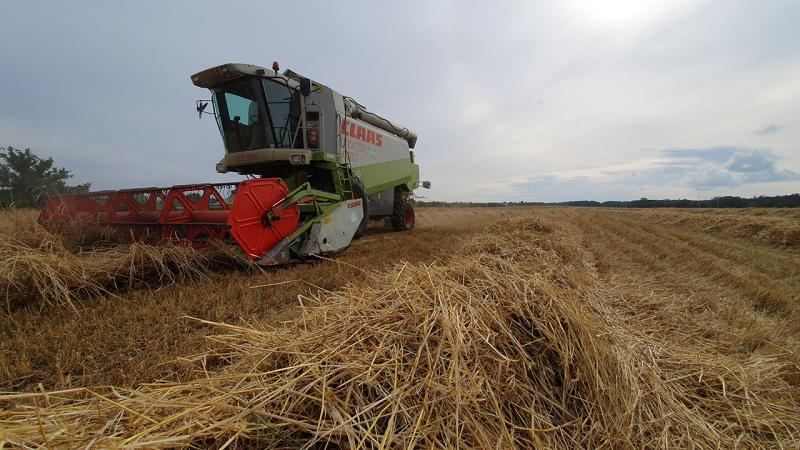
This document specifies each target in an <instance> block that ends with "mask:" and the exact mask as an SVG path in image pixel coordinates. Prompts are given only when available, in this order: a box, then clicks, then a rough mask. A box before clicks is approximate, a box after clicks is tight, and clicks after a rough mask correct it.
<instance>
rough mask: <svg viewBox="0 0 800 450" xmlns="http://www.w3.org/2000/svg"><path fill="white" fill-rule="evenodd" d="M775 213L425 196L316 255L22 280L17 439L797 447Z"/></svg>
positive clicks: (14, 378)
mask: <svg viewBox="0 0 800 450" xmlns="http://www.w3.org/2000/svg"><path fill="white" fill-rule="evenodd" d="M762 211H764V210H762ZM757 212H759V211H745V212H738V211H737V212H734V213H730V212H727V211H708V212H706V211H703V212H694V211H692V212H684V211H673V210H654V211H652V210H647V211H638V210H637V211H620V210H604V209H570V208H535V209H533V208H531V209H506V208H485V209H420V210H419V212H418V214H419V221H418V228H417V229H416V230H414V231H412V232H409V233H391V232H386V231H385V230H382V229H380V227H376V228H375V229H373V230H372V231H371V232H370V233H369V234H368V236H366V237H364V238H362V239H361V240H359V241H357V242H356V243H355V244H354V245H353V246H352V247H351V248H350V249H348V250H347V251H345V252H343V253H342V254H340V255H338V256H337V257H336V259H335V260H324V261H320V262H318V263H316V264H313V265H305V266H297V267H291V268H284V269H278V270H270V271H266V272H261V271H258V270H252V269H251V270H234V271H232V270H227V271H222V272H219V271H211V272H203V273H202V274H198V275H192V276H190V277H188V278H186V279H173V280H170V282H169V283H163V284H159V286H163V287H161V288H159V289H156V290H153V289H152V286H151V287H149V288H148V287H146V286H142V285H140V284H137V283H133V284H132V285H125V286H115V285H113V284H112V285H111V287H106V288H105V290H104V291H103V292H100V293H91V295H89V296H88V297H87V298H86V299H85V300H83V301H81V302H71V303H65V302H57V301H36V302H29V304H22V305H16V304H15V302H13V301H10V300H9V301H7V303H9V304H15V305H16V306H14V307H11V308H10V309H9V311H8V312H7V313H6V314H5V315H4V317H3V318H2V323H0V328H3V331H2V360H0V363H1V366H2V372H0V377H2V380H1V381H2V383H3V386H4V389H6V390H14V391H19V392H18V393H14V394H7V395H3V396H0V442H3V441H5V442H7V443H11V444H16V445H26V446H34V447H35V446H40V445H46V446H48V447H54V448H65V447H66V448H70V447H85V446H95V447H100V448H105V447H118V446H125V447H146V448H152V447H175V446H188V445H193V446H195V447H223V446H226V445H228V446H233V447H235V448H242V447H257V448H263V447H271V448H286V447H299V446H303V445H313V443H314V442H318V443H322V444H325V443H328V444H329V445H331V446H333V447H347V448H359V447H381V448H384V447H386V448H398V447H401V446H402V447H406V448H413V447H495V448H508V447H513V446H516V447H520V448H531V447H543V448H550V447H553V448H597V447H611V448H639V447H650V448H656V447H658V448H667V447H669V448H673V447H679V448H683V447H690V446H696V447H701V448H718V447H725V448H728V447H739V448H774V447H788V448H794V447H796V445H797V442H798V439H800V356H798V355H800V334H799V332H800V297H798V292H800V252H798V250H797V248H796V244H793V242H794V241H792V239H793V238H792V236H796V235H797V233H798V230H799V229H800V226H798V224H797V216H796V215H795V214H794V211H786V210H766V211H764V213H760V212H759V213H757ZM737 218H738V219H739V220H740V222H743V223H747V224H743V223H738V222H736V220H737ZM13 221H14V223H15V224H14V225H5V224H3V223H4V222H3V221H2V220H0V230H2V231H3V232H6V231H5V230H12V231H11V232H6V233H7V234H8V235H12V236H13V235H14V233H18V234H17V236H21V235H22V234H23V233H28V234H31V232H30V231H21V230H27V228H26V227H25V226H24V220H22V219H20V218H19V217H15V218H14V219H13ZM20 221H21V222H20ZM752 221H758V222H759V223H762V224H766V225H765V226H763V227H753V226H751V225H748V224H749V223H751V222H752ZM11 222H12V221H11V220H9V221H7V223H11ZM720 222H724V223H725V224H726V225H725V226H724V227H721V228H715V227H713V226H712V225H710V224H712V223H720ZM737 224H738V225H737ZM748 230H749V232H748ZM765 230H767V231H765ZM34 233H35V231H34ZM748 233H749V234H748ZM25 239H27V238H24V239H23V238H21V237H20V238H18V240H20V241H25ZM59 251H60V250H59ZM73 256H74V255H73ZM92 256H93V255H79V256H77V257H80V258H85V257H88V258H90V259H91V258H92ZM44 264H56V263H55V262H53V261H51V260H48V262H46V263H44ZM133 266H134V267H136V264H133ZM198 267H205V266H204V265H203V264H199V265H198ZM366 268H369V270H366ZM42 270H45V269H42ZM3 273H9V272H3ZM58 273H61V272H58ZM171 273H172V272H171ZM145 278H146V277H145ZM142 281H147V280H142ZM5 282H6V283H8V281H5ZM7 292H8V291H7ZM7 295H8V294H7ZM37 295H39V296H40V297H41V298H42V299H45V298H46V296H45V295H44V294H37ZM81 295H82V294H81ZM73 306H74V307H75V308H76V309H77V310H78V311H77V312H76V311H75V310H74V309H73V308H72V307H73ZM187 316H191V317H192V318H188V317H187ZM159 380H160V381H159ZM142 383H144V384H142ZM40 384H41V387H40V386H39V385H40ZM109 384H111V385H115V386H116V387H115V388H111V387H102V385H109ZM89 387H91V389H87V388H89ZM42 389H46V390H54V389H58V390H59V391H57V392H50V393H48V394H42V393H41V390H42Z"/></svg>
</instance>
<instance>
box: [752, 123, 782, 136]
mask: <svg viewBox="0 0 800 450" xmlns="http://www.w3.org/2000/svg"><path fill="white" fill-rule="evenodd" d="M782 128H783V125H780V124H776V123H773V124H770V125H767V126H765V127H764V128H762V129H760V130H758V131H756V134H760V135H762V136H764V135H767V134H775V133H777V132H779V131H781V129H782Z"/></svg>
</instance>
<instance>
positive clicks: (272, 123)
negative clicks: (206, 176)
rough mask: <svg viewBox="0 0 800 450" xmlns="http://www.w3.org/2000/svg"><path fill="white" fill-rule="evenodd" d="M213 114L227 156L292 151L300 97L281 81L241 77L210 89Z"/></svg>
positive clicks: (296, 129)
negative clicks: (240, 152)
mask: <svg viewBox="0 0 800 450" xmlns="http://www.w3.org/2000/svg"><path fill="white" fill-rule="evenodd" d="M211 91H212V93H213V96H212V103H213V105H214V115H215V116H216V118H217V125H218V126H219V132H220V134H221V135H222V139H223V141H224V143H225V150H226V151H227V152H228V153H233V152H239V151H246V150H257V149H261V148H293V147H296V145H294V144H295V143H296V142H297V140H298V124H299V123H300V99H299V97H300V94H299V92H297V90H296V89H292V88H291V87H289V86H288V84H287V83H286V81H285V80H284V79H282V78H258V77H244V78H239V79H237V80H233V81H228V82H225V83H222V84H219V85H217V86H214V87H212V88H211Z"/></svg>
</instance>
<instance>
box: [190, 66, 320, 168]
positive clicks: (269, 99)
mask: <svg viewBox="0 0 800 450" xmlns="http://www.w3.org/2000/svg"><path fill="white" fill-rule="evenodd" d="M192 82H193V83H194V84H195V85H196V86H199V87H204V88H208V89H209V90H210V91H211V103H212V104H213V108H214V117H215V118H216V121H217V126H218V127H219V132H220V135H221V136H222V141H223V143H224V145H225V157H224V158H223V159H222V161H220V162H219V164H217V171H218V172H221V173H225V172H228V171H235V172H238V173H241V174H256V175H265V174H269V175H270V176H275V174H276V173H277V174H279V175H284V176H285V175H286V173H289V172H291V171H293V169H291V170H290V168H286V167H283V166H287V165H305V164H308V163H309V162H310V161H311V152H312V151H314V150H315V149H317V148H319V147H320V142H319V140H318V134H319V132H320V129H319V121H320V113H321V108H318V107H316V106H314V105H315V103H314V102H307V101H306V98H305V97H303V94H306V95H308V89H304V88H303V82H305V83H306V86H305V87H306V88H307V87H308V84H309V83H310V82H309V81H308V80H307V79H303V78H302V77H296V78H295V77H287V76H284V75H280V74H278V72H277V64H276V67H275V68H274V70H269V69H265V68H263V67H259V66H253V65H249V64H223V65H221V66H217V67H212V68H211V69H207V70H204V71H202V72H199V73H197V74H195V75H192ZM309 106H310V107H312V108H318V109H315V110H314V111H306V120H305V122H306V123H303V122H304V121H303V120H302V115H303V111H304V109H305V108H306V107H309ZM204 108H205V104H203V103H202V102H201V101H199V102H198V112H200V114H201V115H202V113H203V109H204ZM303 130H306V132H305V133H304V132H303ZM304 134H305V136H304ZM334 151H335V147H334ZM276 171H287V172H286V173H283V172H276Z"/></svg>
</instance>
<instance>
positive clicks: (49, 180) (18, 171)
mask: <svg viewBox="0 0 800 450" xmlns="http://www.w3.org/2000/svg"><path fill="white" fill-rule="evenodd" d="M70 178H72V174H71V173H70V171H69V170H67V169H64V168H63V167H56V166H55V162H54V161H53V158H40V157H39V156H37V155H35V154H34V153H33V152H31V149H29V148H26V149H25V150H22V149H19V148H14V147H11V146H8V147H0V207H8V206H11V205H14V206H17V207H21V208H36V207H39V206H41V205H42V204H43V203H44V202H45V200H46V199H47V196H48V195H54V194H70V193H77V192H87V191H88V190H89V188H91V183H84V184H78V185H74V186H70V185H67V180H68V179H70Z"/></svg>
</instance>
